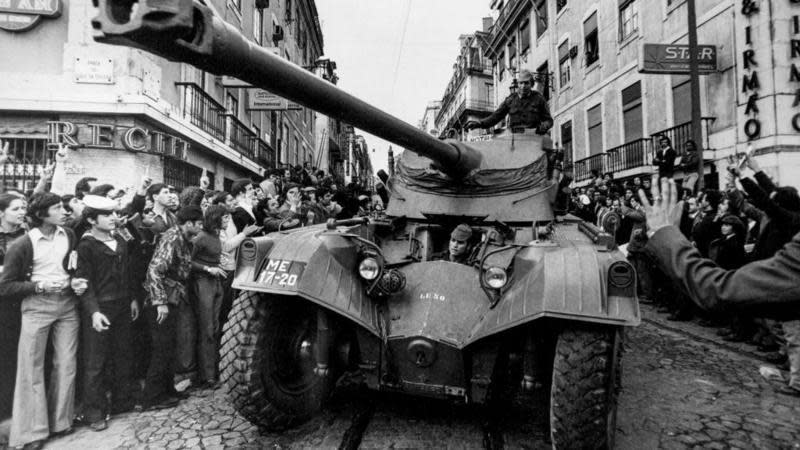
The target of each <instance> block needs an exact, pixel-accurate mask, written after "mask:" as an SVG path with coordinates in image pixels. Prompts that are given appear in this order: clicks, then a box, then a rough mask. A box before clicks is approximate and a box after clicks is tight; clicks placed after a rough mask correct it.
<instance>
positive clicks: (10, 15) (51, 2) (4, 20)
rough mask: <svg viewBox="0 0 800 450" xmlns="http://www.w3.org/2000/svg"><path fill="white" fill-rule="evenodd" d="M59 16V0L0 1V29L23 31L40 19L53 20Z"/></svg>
mask: <svg viewBox="0 0 800 450" xmlns="http://www.w3.org/2000/svg"><path fill="white" fill-rule="evenodd" d="M60 15H61V0H0V28H2V29H3V30H6V31H25V30H29V29H31V28H33V27H34V26H36V24H38V23H39V21H41V20H42V17H46V18H48V19H55V18H56V17H58V16H60Z"/></svg>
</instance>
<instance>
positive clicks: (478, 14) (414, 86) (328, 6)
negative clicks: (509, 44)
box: [316, 0, 490, 172]
mask: <svg viewBox="0 0 800 450" xmlns="http://www.w3.org/2000/svg"><path fill="white" fill-rule="evenodd" d="M489 3H490V0H316V4H317V11H318V13H319V20H320V24H321V26H322V34H323V38H324V45H325V47H324V53H325V56H326V57H328V58H330V59H331V60H332V61H335V62H336V66H337V70H336V72H337V74H338V75H339V83H338V85H339V87H340V88H342V89H344V90H345V91H347V92H349V93H351V94H353V95H355V96H356V97H358V98H360V99H361V100H364V101H366V102H367V103H370V104H372V105H373V106H376V107H378V108H381V109H383V110H385V111H387V112H388V113H390V114H392V115H394V116H396V117H398V118H400V119H402V120H404V121H406V122H408V123H410V124H412V125H414V126H416V125H417V122H418V121H419V119H421V118H422V114H423V113H424V112H425V106H426V105H427V104H428V102H430V101H432V100H441V98H442V95H443V94H444V90H445V87H446V86H447V83H448V82H449V81H450V77H451V76H452V74H453V64H454V63H455V62H456V57H457V56H458V51H459V43H458V36H459V35H462V34H470V33H473V32H475V30H480V29H481V26H482V22H481V18H483V17H486V16H489V13H490V10H489ZM358 133H359V134H362V135H363V136H364V137H365V138H366V140H367V144H368V145H369V148H370V157H371V159H372V166H373V170H374V171H375V172H377V171H378V170H379V169H384V170H385V169H386V167H387V163H386V162H387V151H388V149H389V145H390V143H389V142H386V141H384V140H382V139H379V138H377V137H375V136H372V135H370V134H367V133H364V132H360V131H358ZM391 145H392V147H393V149H394V151H395V154H396V153H397V152H398V150H399V149H398V148H397V146H396V145H393V144H391ZM372 149H374V150H375V152H374V153H373V151H372Z"/></svg>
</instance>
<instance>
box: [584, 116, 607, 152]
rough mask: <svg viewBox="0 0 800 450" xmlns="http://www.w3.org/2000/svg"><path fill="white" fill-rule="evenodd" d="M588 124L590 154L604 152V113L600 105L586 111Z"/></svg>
mask: <svg viewBox="0 0 800 450" xmlns="http://www.w3.org/2000/svg"><path fill="white" fill-rule="evenodd" d="M586 124H587V126H588V131H589V155H590V156H591V155H597V154H600V153H603V115H602V111H601V108H600V105H597V106H594V107H592V108H589V110H587V111H586Z"/></svg>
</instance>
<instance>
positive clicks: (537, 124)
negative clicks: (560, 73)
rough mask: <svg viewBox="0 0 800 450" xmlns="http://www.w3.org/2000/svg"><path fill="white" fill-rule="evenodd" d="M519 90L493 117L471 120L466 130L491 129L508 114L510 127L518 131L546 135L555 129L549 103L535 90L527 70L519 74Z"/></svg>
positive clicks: (506, 100)
mask: <svg viewBox="0 0 800 450" xmlns="http://www.w3.org/2000/svg"><path fill="white" fill-rule="evenodd" d="M517 84H518V85H519V89H517V92H516V93H512V94H511V95H509V96H508V97H506V99H505V100H504V101H503V103H501V104H500V107H498V108H497V110H495V112H493V113H492V114H491V115H489V116H488V117H485V118H483V119H481V120H470V121H469V122H467V123H466V125H465V126H464V128H465V129H467V130H471V129H473V128H489V127H491V126H493V125H495V124H496V123H498V122H500V121H501V120H503V118H504V117H505V116H506V114H508V116H509V127H510V128H511V130H512V131H515V130H516V129H523V130H524V129H525V128H535V129H536V132H537V133H538V134H546V133H547V132H548V131H549V130H550V128H552V127H553V118H552V117H551V116H550V111H549V110H548V109H547V101H546V100H545V98H544V95H542V94H541V93H540V92H539V91H536V90H533V89H532V88H533V74H532V73H530V72H529V71H527V70H523V71H521V72H520V73H519V79H518V80H517Z"/></svg>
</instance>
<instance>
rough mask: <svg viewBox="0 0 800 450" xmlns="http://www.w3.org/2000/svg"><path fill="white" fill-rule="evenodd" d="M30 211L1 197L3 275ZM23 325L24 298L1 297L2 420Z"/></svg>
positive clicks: (18, 200) (8, 402)
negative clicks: (5, 261)
mask: <svg viewBox="0 0 800 450" xmlns="http://www.w3.org/2000/svg"><path fill="white" fill-rule="evenodd" d="M26 210H27V203H26V202H25V199H24V198H22V197H20V196H19V195H16V194H8V193H6V194H0V272H2V268H3V260H4V259H5V255H6V250H8V246H9V244H11V241H13V240H14V239H17V238H18V237H20V236H22V235H24V234H25V232H26V228H25V213H26ZM21 324H22V316H21V312H20V299H5V298H0V355H2V357H0V421H2V420H5V419H6V418H8V417H9V416H11V402H12V400H13V399H14V379H15V378H16V374H17V345H18V344H19V332H20V325H21ZM2 440H3V438H2V437H0V441H2ZM0 445H2V444H0Z"/></svg>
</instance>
